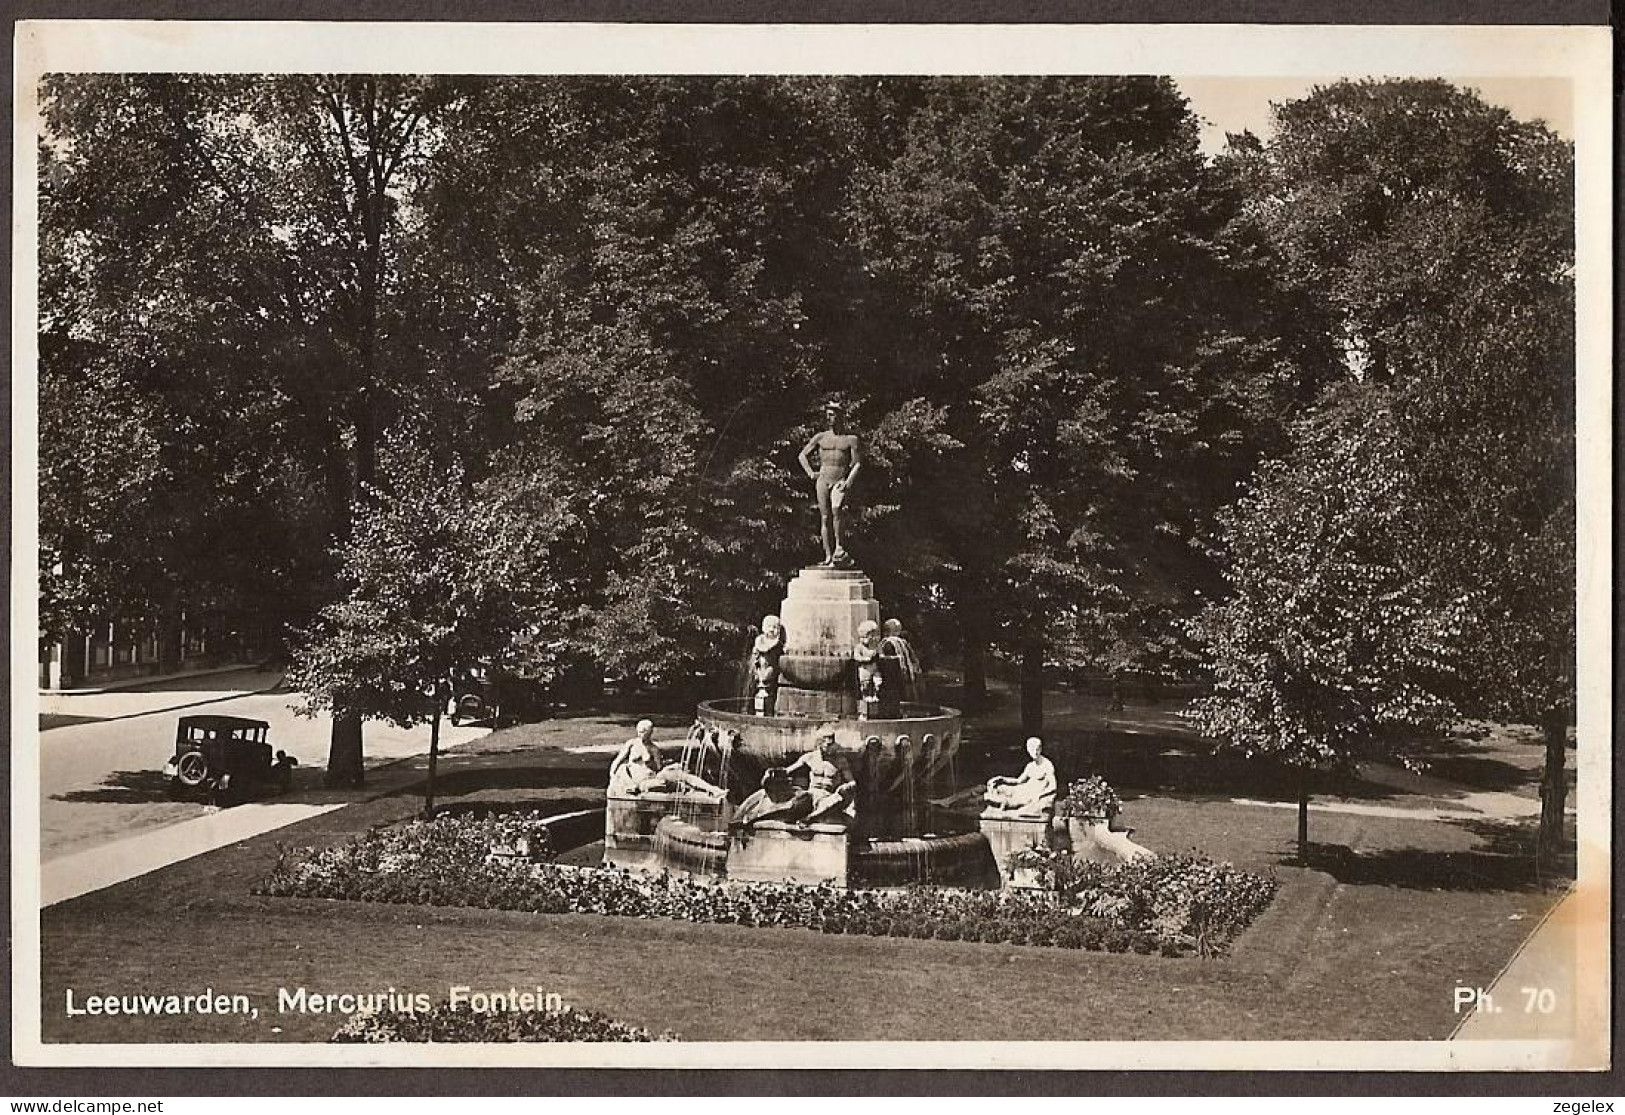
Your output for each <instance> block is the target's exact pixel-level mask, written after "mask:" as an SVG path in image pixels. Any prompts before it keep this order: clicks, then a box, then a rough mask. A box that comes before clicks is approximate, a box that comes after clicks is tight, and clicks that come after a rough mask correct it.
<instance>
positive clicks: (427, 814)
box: [423, 686, 441, 821]
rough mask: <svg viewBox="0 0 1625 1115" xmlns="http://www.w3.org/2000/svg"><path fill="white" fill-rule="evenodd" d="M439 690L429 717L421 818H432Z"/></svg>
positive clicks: (438, 763) (437, 753) (437, 743)
mask: <svg viewBox="0 0 1625 1115" xmlns="http://www.w3.org/2000/svg"><path fill="white" fill-rule="evenodd" d="M440 704H441V701H440V692H439V687H438V686H437V687H436V689H435V696H434V715H433V716H431V717H430V718H429V780H428V782H426V783H424V787H423V819H424V820H425V821H430V820H433V819H434V774H435V768H436V767H437V766H439V765H440Z"/></svg>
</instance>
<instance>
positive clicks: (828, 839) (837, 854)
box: [728, 821, 850, 889]
mask: <svg viewBox="0 0 1625 1115" xmlns="http://www.w3.org/2000/svg"><path fill="white" fill-rule="evenodd" d="M849 843H850V833H848V831H847V830H846V828H845V827H844V826H842V825H821V824H811V825H797V824H787V823H785V822H783V821H759V822H757V823H756V824H755V825H752V826H751V827H749V828H738V829H734V830H733V831H732V832H731V833H730V834H729V840H728V878H729V879H732V880H734V881H736V882H746V883H800V884H802V885H803V886H818V885H820V884H824V883H828V884H830V885H833V886H837V887H841V888H843V889H844V888H845V887H846V885H847V874H848V864H849V856H848V845H849Z"/></svg>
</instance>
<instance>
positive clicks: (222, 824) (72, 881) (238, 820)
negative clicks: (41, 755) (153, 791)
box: [39, 801, 348, 908]
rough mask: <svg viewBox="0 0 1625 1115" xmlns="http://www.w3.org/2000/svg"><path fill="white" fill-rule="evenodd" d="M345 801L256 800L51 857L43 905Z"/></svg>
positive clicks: (45, 867)
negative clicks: (318, 802) (309, 802)
mask: <svg viewBox="0 0 1625 1115" xmlns="http://www.w3.org/2000/svg"><path fill="white" fill-rule="evenodd" d="M346 804H348V803H346V802H342V801H340V802H330V803H327V804H320V805H317V804H299V803H291V802H267V803H264V804H261V803H259V802H253V803H248V804H244V805H239V806H235V807H233V808H231V809H222V810H219V811H217V812H213V813H209V814H207V815H205V816H202V817H194V818H193V819H191V820H189V821H181V822H179V823H178V824H173V825H167V826H165V827H163V828H159V829H152V830H150V831H148V832H143V833H139V834H138V835H135V836H130V837H126V838H125V839H123V840H115V841H113V842H112V843H111V844H99V845H97V846H96V847H94V848H87V849H85V850H84V851H80V852H72V853H70V854H68V855H65V856H61V857H59V858H57V859H53V860H47V861H46V862H45V863H43V864H41V865H40V898H39V904H40V907H41V908H44V907H46V906H53V905H55V904H56V903H58V902H66V901H67V900H68V899H70V898H77V897H79V896H80V895H81V894H89V893H90V892H91V891H97V890H101V889H102V888H103V887H110V886H112V885H113V884H114V883H122V882H124V881H125V880H126V879H134V878H136V877H137V876H138V875H145V874H147V873H148V872H151V871H156V870H158V869H159V868H160V867H168V866H169V865H170V864H172V863H179V862H180V861H181V860H187V859H191V858H192V857H193V856H200V855H202V854H203V853H204V852H212V851H214V850H215V849H216V848H224V847H225V846H226V845H228V844H236V843H238V842H239V841H242V840H247V839H248V838H249V837H251V836H259V835H260V834H261V833H266V832H270V831H271V830H273V829H279V828H284V827H286V826H287V825H291V824H295V823H296V822H299V821H304V820H308V819H310V818H311V817H319V816H321V815H322V814H323V813H330V812H332V811H333V810H335V809H341V808H343V807H344V805H346Z"/></svg>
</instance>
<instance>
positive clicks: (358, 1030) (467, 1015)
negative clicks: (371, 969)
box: [330, 1003, 677, 1044]
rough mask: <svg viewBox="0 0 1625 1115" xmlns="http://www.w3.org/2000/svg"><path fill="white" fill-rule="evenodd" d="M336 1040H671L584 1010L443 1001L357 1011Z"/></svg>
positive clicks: (668, 1033) (349, 1041) (669, 1037)
mask: <svg viewBox="0 0 1625 1115" xmlns="http://www.w3.org/2000/svg"><path fill="white" fill-rule="evenodd" d="M330 1040H331V1041H333V1042H338V1043H341V1044H342V1043H357V1042H365V1043H374V1042H392V1041H411V1042H429V1041H433V1042H500V1041H675V1040H677V1038H676V1035H675V1034H672V1033H671V1032H670V1031H667V1032H666V1033H663V1034H661V1035H660V1036H659V1037H656V1036H655V1035H653V1034H651V1033H650V1032H649V1031H648V1030H644V1029H641V1028H639V1027H637V1026H629V1025H627V1024H626V1023H624V1022H617V1021H615V1020H614V1019H612V1018H605V1017H604V1016H603V1015H601V1014H595V1013H593V1012H592V1011H587V1010H575V1009H573V1008H566V1009H564V1010H557V1011H549V1010H527V1011H473V1010H470V1009H468V1008H467V1007H466V1006H462V1005H459V1006H457V1007H452V1006H451V1005H450V1004H448V1003H441V1004H439V1005H438V1006H435V1007H434V1008H432V1009H430V1010H427V1011H423V1012H415V1011H409V1010H408V1011H400V1010H385V1011H378V1012H376V1013H367V1014H356V1015H352V1016H351V1017H350V1019H349V1020H348V1021H347V1022H345V1023H344V1025H343V1026H341V1027H339V1029H338V1031H337V1032H336V1033H334V1035H333V1037H332V1038H331V1039H330Z"/></svg>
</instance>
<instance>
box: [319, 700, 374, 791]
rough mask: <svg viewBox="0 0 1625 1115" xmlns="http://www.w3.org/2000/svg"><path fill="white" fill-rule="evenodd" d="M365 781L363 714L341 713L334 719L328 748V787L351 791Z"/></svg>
mask: <svg viewBox="0 0 1625 1115" xmlns="http://www.w3.org/2000/svg"><path fill="white" fill-rule="evenodd" d="M364 781H365V771H364V764H363V762H362V758H361V714H360V713H341V714H338V715H335V716H334V717H333V735H332V738H331V741H330V742H329V744H328V748H327V787H328V789H330V790H350V789H355V788H356V787H358V786H360V785H361V784H362V783H363V782H364Z"/></svg>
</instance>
